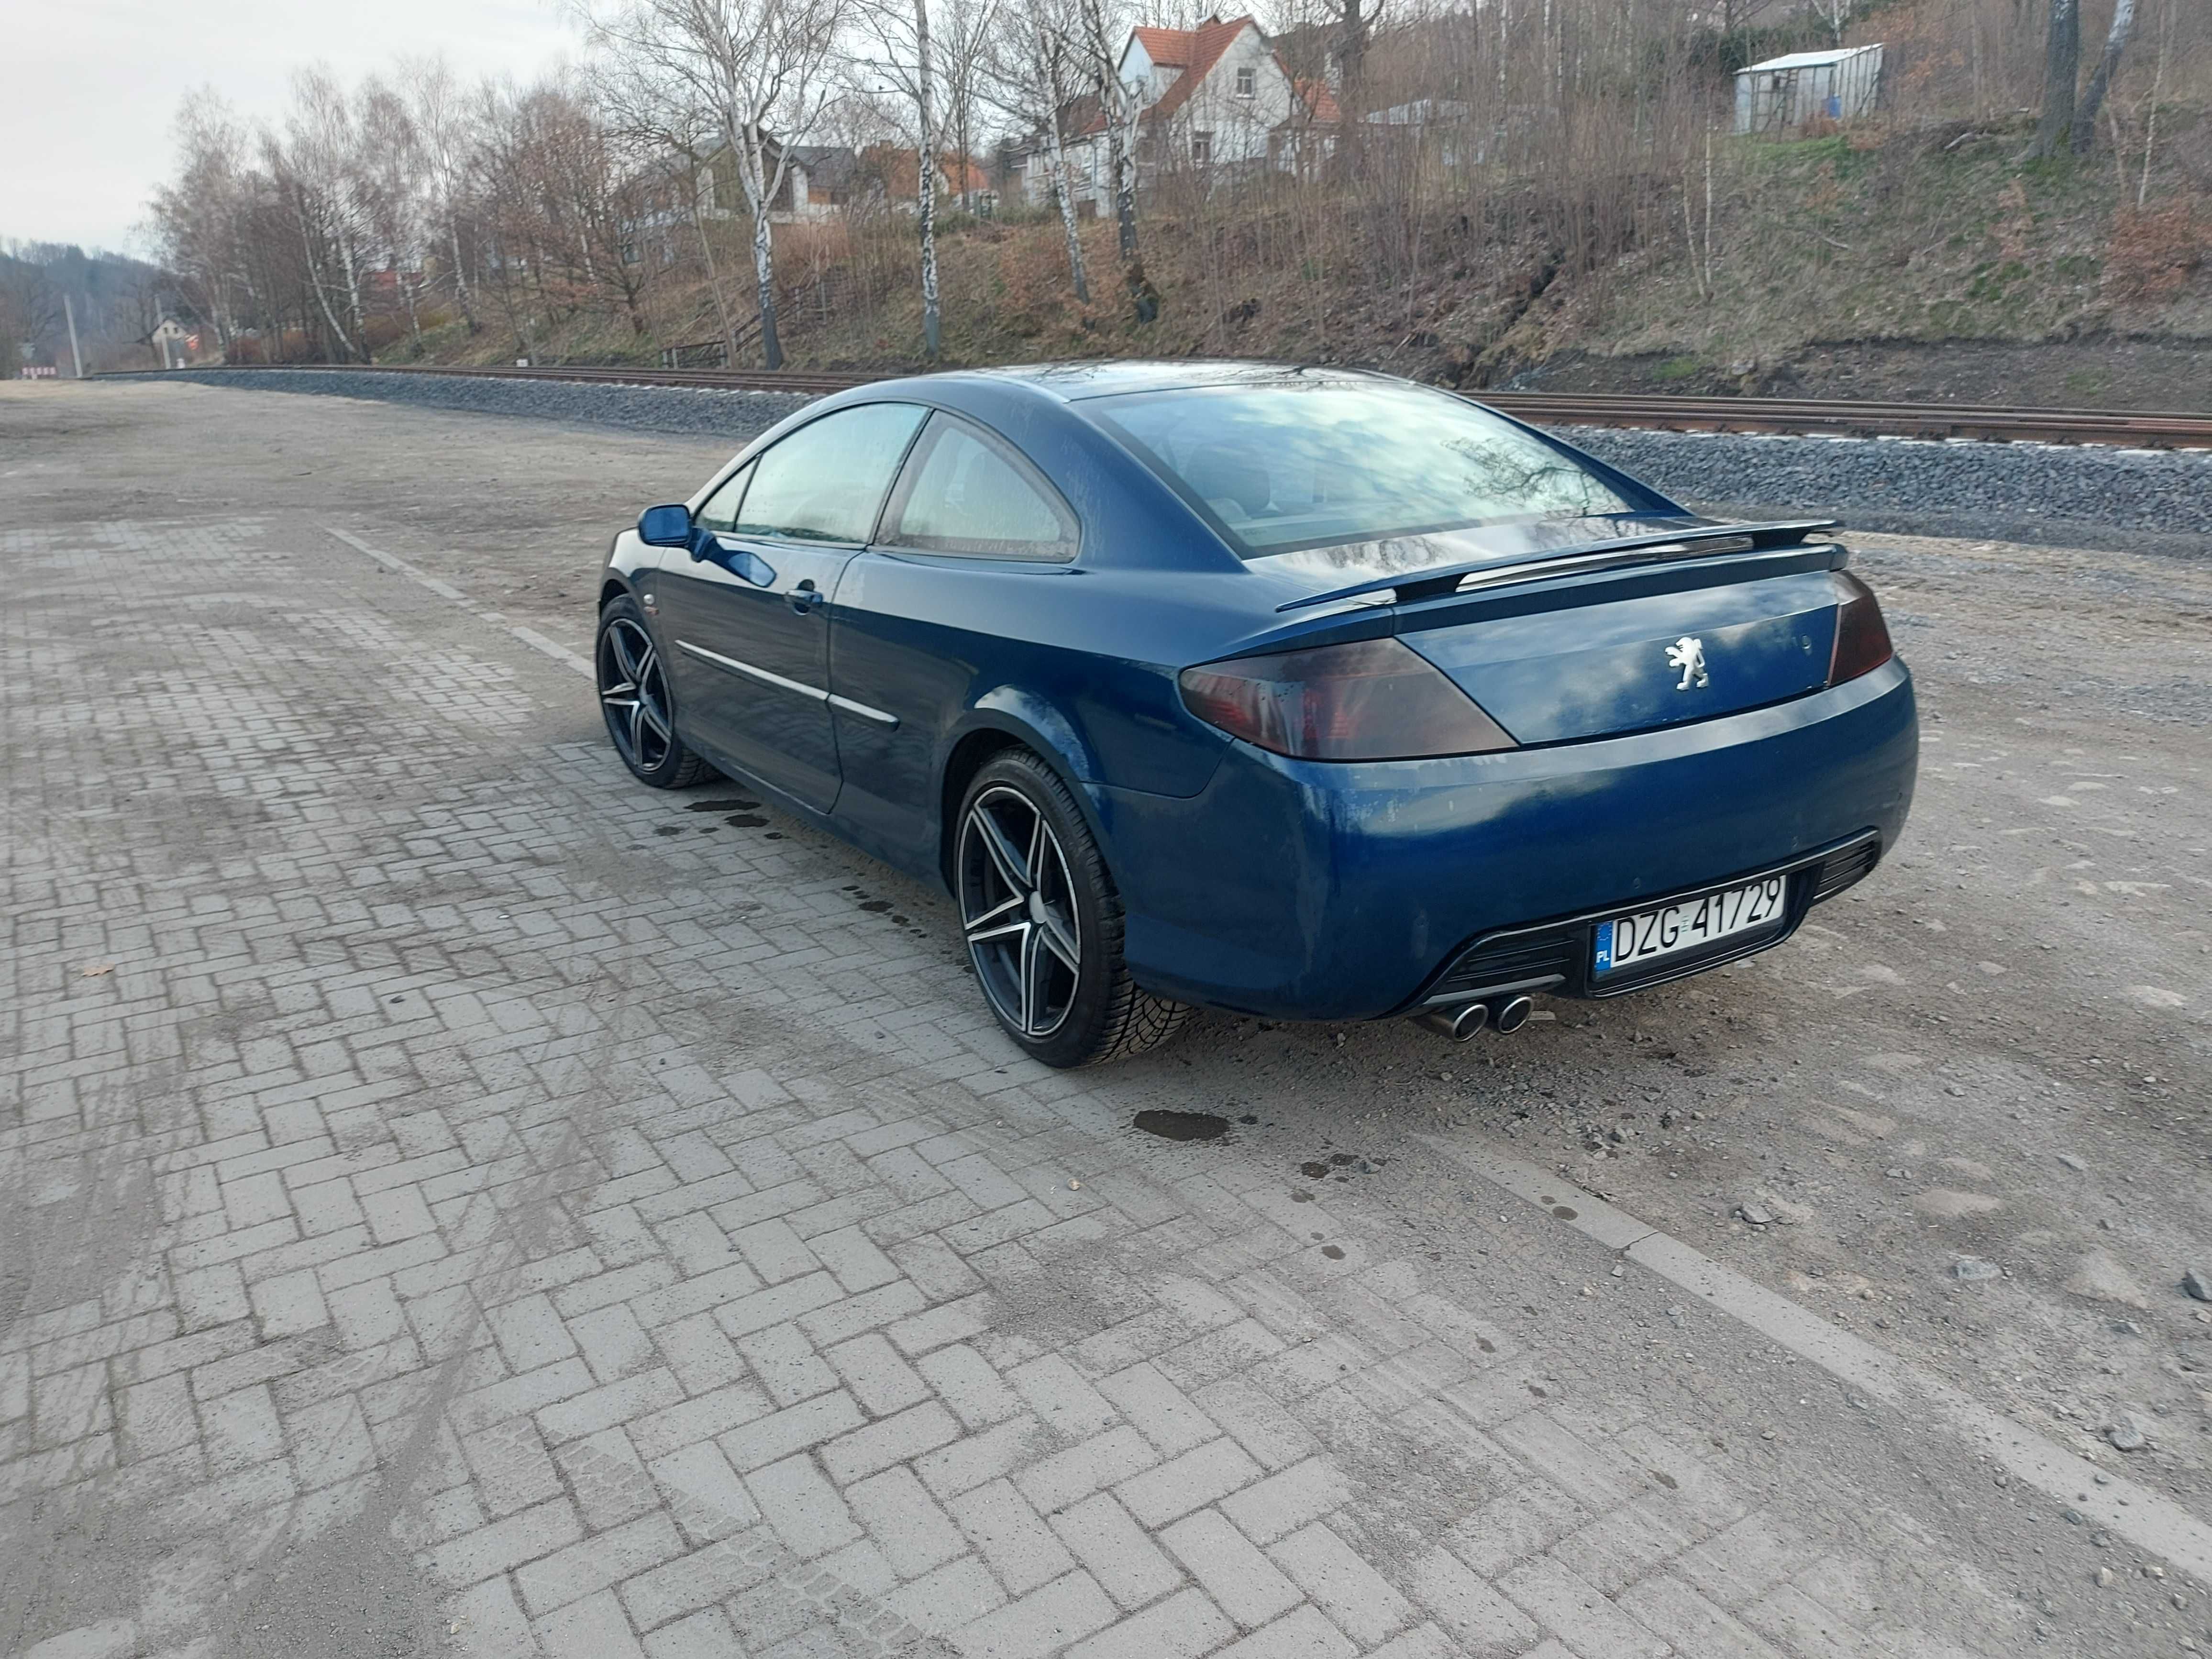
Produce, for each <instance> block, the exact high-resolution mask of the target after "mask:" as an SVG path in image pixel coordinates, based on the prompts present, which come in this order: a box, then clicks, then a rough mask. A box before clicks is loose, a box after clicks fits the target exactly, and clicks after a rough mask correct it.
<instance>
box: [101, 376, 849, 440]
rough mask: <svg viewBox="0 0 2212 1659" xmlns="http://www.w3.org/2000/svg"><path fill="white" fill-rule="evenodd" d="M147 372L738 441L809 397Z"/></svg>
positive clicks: (466, 379)
mask: <svg viewBox="0 0 2212 1659" xmlns="http://www.w3.org/2000/svg"><path fill="white" fill-rule="evenodd" d="M137 378H143V379H145V380H155V379H167V380H195V381H197V382H199V383H200V384H202V385H204V386H234V387H240V388H243V389H245V390H247V391H252V392H313V393H316V394H318V395H320V396H322V397H326V398H376V399H378V400H380V401H381V402H385V403H394V404H413V405H415V406H416V408H418V409H453V410H464V411H465V412H467V413H469V414H472V415H522V416H528V417H530V418H531V419H532V420H539V421H568V422H580V423H581V424H584V425H586V426H609V427H621V428H628V429H629V430H630V431H633V432H682V433H702V434H709V435H716V436H720V437H725V438H727V439H729V440H730V441H731V442H732V444H733V445H734V444H742V443H744V442H745V441H747V440H749V439H750V438H752V437H753V436H754V435H756V434H757V433H762V432H765V431H767V430H768V428H770V427H772V426H774V425H775V423H776V422H778V421H780V420H781V419H782V418H783V417H784V416H787V415H788V414H790V413H791V412H792V411H793V410H795V409H803V408H805V406H806V404H808V403H810V402H811V401H812V399H811V398H800V397H793V396H792V395H791V394H790V393H788V392H702V391H696V390H694V389H692V388H690V387H688V386H609V385H605V384H604V383H595V382H591V381H574V380H487V379H483V378H481V377H478V376H477V375H472V374H374V373H364V372H362V371H359V370H355V369H315V368H303V369H292V368H287V369H273V368H258V369H257V368H243V369H240V368H226V369H221V370H216V371H214V372H206V371H201V370H195V369H187V370H185V371H183V372H181V373H179V374H171V375H167V376H156V375H153V374H148V375H144V376H141V377H137Z"/></svg>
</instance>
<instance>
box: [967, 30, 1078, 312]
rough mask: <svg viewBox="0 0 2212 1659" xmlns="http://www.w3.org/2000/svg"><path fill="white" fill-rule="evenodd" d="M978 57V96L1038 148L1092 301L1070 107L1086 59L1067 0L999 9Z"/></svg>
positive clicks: (1074, 270) (1072, 263)
mask: <svg viewBox="0 0 2212 1659" xmlns="http://www.w3.org/2000/svg"><path fill="white" fill-rule="evenodd" d="M993 21H994V23H995V24H996V27H994V29H993V31H992V33H991V34H990V36H989V38H988V41H987V46H986V48H985V51H984V53H983V54H982V57H981V60H980V68H979V72H978V76H977V81H978V87H979V93H978V95H979V96H980V97H981V99H982V100H984V101H986V102H987V103H989V104H990V105H991V106H992V107H993V108H994V109H995V110H997V111H998V112H1000V114H1001V115H1004V116H1006V117H1008V118H1011V119H1012V120H1013V121H1014V122H1015V123H1017V124H1018V127H1019V128H1020V130H1021V131H1023V133H1024V136H1025V137H1027V138H1028V139H1029V140H1030V142H1031V143H1033V144H1034V145H1036V150H1035V151H1034V152H1033V153H1036V154H1038V155H1042V159H1043V162H1044V166H1045V170H1046V172H1047V173H1048V175H1049V179H1048V185H1047V188H1048V190H1049V191H1051V194H1052V197H1053V201H1054V205H1055V206H1056V207H1057V208H1058V210H1059V213H1060V229H1061V232H1062V234H1064V236H1065V237H1066V242H1067V270H1068V275H1069V277H1070V278H1071V279H1072V281H1073V285H1074V289H1075V297H1076V298H1077V299H1078V300H1079V301H1082V302H1083V303H1084V304H1085V305H1088V304H1089V303H1090V302H1091V283H1090V280H1089V277H1088V276H1087V274H1086V272H1085V269H1084V260H1083V236H1082V234H1081V231H1080V229H1079V226H1078V223H1077V220H1076V215H1075V173H1074V168H1073V166H1072V165H1071V163H1070V161H1069V160H1068V155H1067V126H1066V118H1067V110H1068V106H1069V103H1070V101H1071V100H1072V99H1073V96H1074V88H1075V87H1076V85H1077V82H1078V79H1079V75H1080V66H1081V64H1082V61H1083V58H1084V53H1083V52H1082V49H1081V48H1080V47H1079V46H1078V45H1077V44H1076V42H1075V40H1074V38H1073V37H1074V33H1075V28H1074V20H1073V17H1072V16H1071V15H1070V12H1069V9H1068V8H1067V6H1066V4H1065V3H1063V0H1027V3H1024V4H1020V5H1015V6H1011V7H1001V8H999V9H997V10H996V11H995V12H994V16H993Z"/></svg>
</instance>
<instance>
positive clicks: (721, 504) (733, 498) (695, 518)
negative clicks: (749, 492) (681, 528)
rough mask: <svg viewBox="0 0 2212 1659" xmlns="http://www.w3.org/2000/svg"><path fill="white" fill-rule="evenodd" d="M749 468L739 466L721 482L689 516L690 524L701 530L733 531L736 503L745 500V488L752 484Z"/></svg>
mask: <svg viewBox="0 0 2212 1659" xmlns="http://www.w3.org/2000/svg"><path fill="white" fill-rule="evenodd" d="M752 477H753V470H752V468H751V466H750V465H746V466H741V467H739V468H738V470H737V471H735V472H732V474H730V476H729V477H728V478H727V479H726V480H725V481H724V482H723V484H722V487H721V488H720V489H718V490H716V491H715V492H714V494H713V495H709V496H708V497H707V500H706V503H705V504H704V505H703V506H702V507H700V509H699V510H698V511H697V512H696V513H693V514H692V515H691V522H692V523H693V524H696V525H697V526H700V528H702V530H734V529H735V528H736V527H737V523H738V502H739V501H743V500H744V498H745V486H746V485H747V484H749V483H751V482H752Z"/></svg>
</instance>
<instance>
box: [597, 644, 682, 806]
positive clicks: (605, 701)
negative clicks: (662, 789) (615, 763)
mask: <svg viewBox="0 0 2212 1659" xmlns="http://www.w3.org/2000/svg"><path fill="white" fill-rule="evenodd" d="M599 702H600V704H601V705H602V706H603V707H604V708H605V710H606V715H607V730H608V731H609V732H611V733H612V734H613V737H614V740H615V744H616V746H617V747H618V748H619V749H620V750H622V752H623V759H624V760H626V761H628V762H629V763H630V766H631V767H632V768H633V769H635V770H637V771H640V772H652V771H656V770H658V769H659V768H661V767H662V766H665V764H667V762H668V756H669V751H670V748H671V745H672V744H674V742H675V737H676V734H675V731H674V728H673V727H672V726H671V725H670V724H669V719H668V684H667V682H666V681H665V679H664V678H662V677H661V671H660V653H659V651H658V650H656V649H655V648H654V647H653V637H652V635H649V634H647V632H646V631H645V629H643V628H641V627H640V626H639V625H638V624H637V623H635V622H632V621H631V620H630V619H629V617H616V618H615V619H614V620H613V621H611V622H610V623H608V624H607V625H606V628H605V631H603V632H602V633H601V634H600V635H599Z"/></svg>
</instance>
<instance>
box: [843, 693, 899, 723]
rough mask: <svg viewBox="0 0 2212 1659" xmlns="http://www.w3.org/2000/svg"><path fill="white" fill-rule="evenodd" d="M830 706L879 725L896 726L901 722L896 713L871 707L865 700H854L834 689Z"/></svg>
mask: <svg viewBox="0 0 2212 1659" xmlns="http://www.w3.org/2000/svg"><path fill="white" fill-rule="evenodd" d="M829 706H830V707H831V708H842V709H843V710H844V711H845V712H846V713H847V714H857V715H859V716H860V718H861V719H862V720H873V721H874V722H875V723H876V724H877V725H878V726H896V725H897V724H898V723H899V720H898V716H897V715H896V714H885V713H884V711H883V710H882V709H880V708H869V707H868V705H867V704H866V703H864V702H854V701H853V700H852V698H850V697H841V696H838V695H837V694H836V692H834V691H833V692H831V693H830V694H829Z"/></svg>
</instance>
